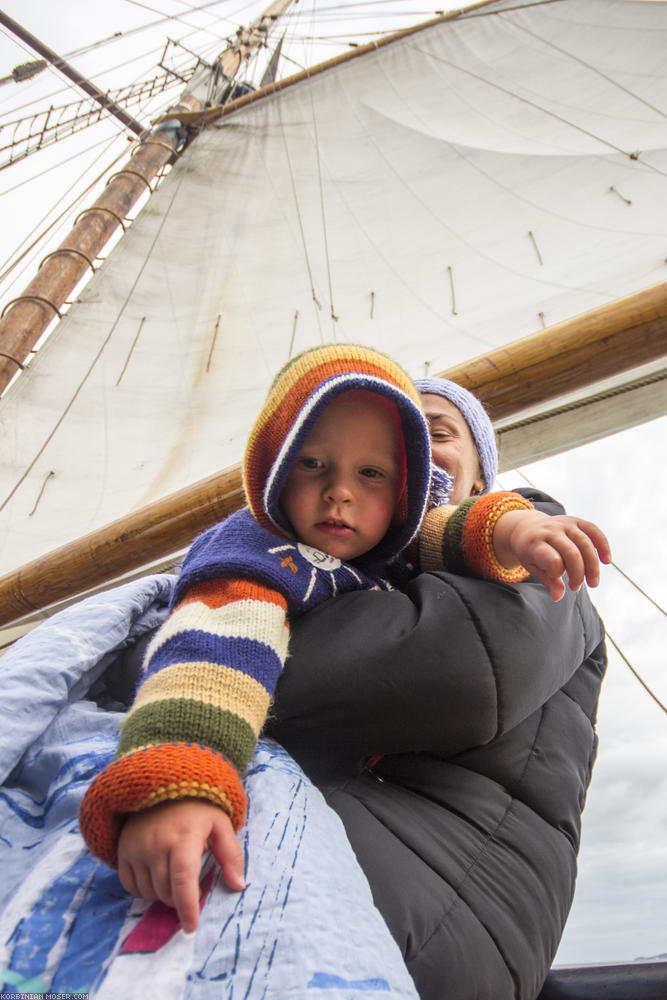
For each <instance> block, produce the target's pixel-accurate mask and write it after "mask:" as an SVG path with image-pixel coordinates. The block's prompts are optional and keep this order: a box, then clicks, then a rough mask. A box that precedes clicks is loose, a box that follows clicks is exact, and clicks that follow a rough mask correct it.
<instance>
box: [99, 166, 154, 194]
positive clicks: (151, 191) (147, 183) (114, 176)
mask: <svg viewBox="0 0 667 1000" xmlns="http://www.w3.org/2000/svg"><path fill="white" fill-rule="evenodd" d="M123 174H130V175H131V176H132V177H138V178H139V180H140V181H143V182H144V184H145V185H146V187H147V188H148V190H149V191H150V193H151V194H152V193H153V188H152V187H151V184H150V181H147V180H146V178H145V177H144V175H143V174H140V173H139V171H138V170H119V171H118V172H117V173H115V174H112V175H111V177H110V178H109V180H108V181H107V182H106V185H105V187H108V186H109V184H111V182H112V180H114V179H115V178H116V177H122V176H123Z"/></svg>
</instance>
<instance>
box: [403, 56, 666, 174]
mask: <svg viewBox="0 0 667 1000" xmlns="http://www.w3.org/2000/svg"><path fill="white" fill-rule="evenodd" d="M409 48H411V49H414V51H415V52H419V53H420V55H423V56H427V57H428V58H430V59H434V60H435V61H436V62H441V63H443V64H444V65H445V66H449V67H450V68H451V69H455V70H458V71H459V72H460V73H464V74H465V75H466V76H470V77H472V78H473V79H474V80H479V81H480V83H485V84H487V86H489V87H493V89H494V90H498V91H500V92H501V93H503V94H507V95H508V97H513V98H514V99H515V100H517V101H520V102H521V103H522V104H527V105H528V106H529V107H531V108H535V110H536V111H541V112H542V114H545V115H548V116H549V117H550V118H555V119H556V121H559V122H562V123H563V125H567V126H569V127H570V128H573V129H575V131H577V132H581V133H582V135H587V136H588V137H589V138H590V139H595V141H596V142H600V143H602V145H603V146H608V147H609V149H613V150H614V151H615V152H616V153H621V154H622V156H627V157H629V158H630V159H631V160H636V161H637V162H638V163H641V164H642V166H644V167H646V168H647V169H648V170H652V171H653V172H654V173H656V174H660V175H661V176H662V177H666V176H667V173H665V171H664V170H661V169H660V168H659V167H656V166H654V165H653V164H652V163H648V162H647V161H646V160H640V159H639V153H638V152H632V153H629V152H628V150H627V149H622V148H621V147H620V146H616V145H615V144H614V143H613V142H610V141H609V140H608V139H603V138H602V136H599V135H596V134H595V132H590V131H589V130H588V129H585V128H584V127H583V126H582V125H577V124H576V123H575V122H572V121H570V120H569V119H568V118H563V116H562V115H559V114H556V112H555V111H550V110H549V109H548V108H545V107H544V106H543V105H541V104H537V103H536V102H535V101H531V100H530V98H528V97H522V96H521V95H520V94H517V93H516V92H515V91H513V90H510V89H509V88H508V87H503V86H501V84H499V83H494V82H493V81H492V80H489V79H487V78H486V77H485V76H481V75H480V74H479V73H474V72H473V71H472V70H471V69H466V68H465V67H464V66H458V65H457V64H456V63H453V62H451V60H449V59H445V58H444V56H439V55H436V54H435V53H434V52H429V51H428V50H427V49H422V48H420V47H419V46H418V45H409Z"/></svg>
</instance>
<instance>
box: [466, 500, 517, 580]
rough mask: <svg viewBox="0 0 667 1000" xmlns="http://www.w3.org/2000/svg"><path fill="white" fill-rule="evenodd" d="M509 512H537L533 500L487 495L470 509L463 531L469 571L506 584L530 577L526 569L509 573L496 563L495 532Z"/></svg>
mask: <svg viewBox="0 0 667 1000" xmlns="http://www.w3.org/2000/svg"><path fill="white" fill-rule="evenodd" d="M508 510H533V505H532V503H531V502H530V500H526V498H525V497H522V496H520V495H519V494H518V493H505V492H503V493H487V494H486V495H485V496H482V497H480V498H479V499H478V500H475V502H474V503H473V505H472V506H471V507H470V509H469V511H468V514H467V516H466V520H465V527H464V529H463V551H464V555H465V561H466V564H467V566H468V570H469V572H470V573H472V574H473V575H475V576H481V577H483V578H484V579H487V580H500V581H501V582H502V583H519V582H520V581H521V580H525V579H526V577H527V576H528V575H529V574H528V572H527V571H526V570H525V569H524V568H523V566H515V567H514V568H513V569H505V567H504V566H502V565H501V563H499V562H498V560H497V559H496V554H495V551H494V548H493V531H494V528H495V526H496V523H497V521H498V518H500V517H502V515H503V514H505V513H507V511H508Z"/></svg>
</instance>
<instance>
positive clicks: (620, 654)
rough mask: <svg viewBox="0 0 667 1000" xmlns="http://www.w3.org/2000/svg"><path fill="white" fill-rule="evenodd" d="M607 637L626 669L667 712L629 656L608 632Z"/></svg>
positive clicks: (666, 710) (664, 710) (665, 710)
mask: <svg viewBox="0 0 667 1000" xmlns="http://www.w3.org/2000/svg"><path fill="white" fill-rule="evenodd" d="M605 631H606V630H605ZM606 636H607V639H609V642H610V643H611V644H612V646H613V647H614V649H615V650H616V652H617V653H618V655H619V656H620V657H621V659H622V660H623V662H624V663H625V665H626V667H628V668H629V669H630V670H631V671H632V673H633V674H634V675H635V677H636V678H637V680H638V681H639V683H640V684H641V686H642V687H643V688H644V690H645V691H646V692H647V694H649V695H650V696H651V698H653V701H654V702H655V703H656V705H659V706H660V708H661V709H662V710H663V712H667V708H666V707H665V706H664V705H663V703H662V702H661V701H660V699H659V698H658V696H657V695H656V694H654V693H653V691H651V689H650V687H649V686H648V684H647V683H646V681H644V680H642V678H641V677H640V676H639V674H638V673H637V671H636V670H635V668H634V667H633V666H632V664H631V663H630V661H629V660H628V658H627V656H626V655H625V654H624V653H622V652H621V650H620V649H619V647H618V645H617V644H616V642H615V641H614V640H613V639H612V637H611V636H610V634H609V632H606Z"/></svg>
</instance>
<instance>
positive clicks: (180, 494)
mask: <svg viewBox="0 0 667 1000" xmlns="http://www.w3.org/2000/svg"><path fill="white" fill-rule="evenodd" d="M665 355H667V282H664V283H663V284H660V285H656V286H655V287H653V288H649V289H647V290H645V291H642V292H638V293H636V294H634V295H629V296H627V297H625V298H623V299H620V300H618V301H617V302H613V303H611V304H609V305H605V306H603V307H601V308H599V309H595V310H591V311H590V312H588V313H584V314H583V315H582V316H578V317H575V318H574V319H571V320H568V321H566V322H564V323H559V324H558V325H556V326H554V327H552V328H551V329H547V330H544V331H543V332H541V333H538V334H535V335H533V336H532V337H526V338H523V339H522V340H518V341H516V342H515V343H514V344H510V345H508V346H507V347H503V348H500V349H499V350H496V351H493V352H492V353H490V354H488V355H485V356H481V357H478V358H475V359H473V360H472V361H469V362H466V363H465V364H464V365H460V366H457V367H456V368H452V369H450V370H448V371H446V372H443V373H441V374H442V376H443V377H445V378H450V379H452V380H453V381H457V382H459V383H460V384H461V385H464V386H465V387H466V388H467V389H470V390H471V391H472V392H474V393H475V394H476V395H478V396H479V398H480V399H481V400H482V402H484V403H485V404H487V405H488V407H489V409H490V411H491V413H492V415H493V417H494V419H496V420H498V419H500V418H505V417H508V416H511V415H512V414H515V413H518V412H520V411H521V410H523V409H525V408H526V407H528V406H531V405H532V404H534V403H535V402H536V401H538V400H539V401H541V402H545V401H547V400H550V399H554V398H557V397H559V396H562V395H563V393H564V392H565V391H572V390H575V389H577V388H584V387H587V386H589V385H591V384H593V383H594V382H597V381H599V380H600V379H601V378H603V377H605V376H606V375H611V374H616V373H620V372H623V371H627V370H629V369H631V368H634V367H636V366H637V365H639V364H642V363H644V362H647V361H652V360H656V359H659V358H662V357H664V356H665ZM244 502H245V500H244V493H243V487H242V482H241V470H240V466H238V465H236V466H232V467H230V468H228V469H224V470H223V471H221V472H219V473H215V474H214V475H212V476H209V477H207V478H206V479H202V480H200V481H199V482H197V483H194V484H193V485H191V486H187V487H185V488H184V489H182V490H179V491H177V492H176V493H173V494H171V495H170V496H167V497H165V498H163V499H162V500H159V501H157V502H156V503H153V504H150V505H148V506H146V507H143V508H142V509H141V510H138V511H135V512H133V513H131V514H129V515H127V516H126V517H123V518H120V519H118V520H117V521H114V522H113V523H112V524H109V525H107V526H105V527H103V528H100V529H98V530H97V531H94V532H92V533H91V534H89V535H86V536H85V537H84V538H81V539H78V540H77V541H75V542H72V543H70V544H68V545H63V546H62V547H60V548H58V549H56V550H55V551H53V552H50V553H48V554H47V555H45V556H42V557H40V558H38V559H35V560H33V561H32V562H30V563H28V564H27V565H26V566H23V567H22V568H21V569H18V570H15V571H14V572H11V573H8V574H6V575H5V576H3V577H1V578H0V626H1V625H6V624H8V623H9V622H12V621H14V620H15V619H17V618H19V617H21V616H24V615H26V614H29V613H31V612H34V611H37V610H40V609H42V608H44V607H47V606H48V605H49V604H52V603H55V602H57V601H62V600H65V599H67V598H69V597H73V596H74V595H76V594H80V593H82V592H83V591H85V590H88V589H91V588H93V587H98V586H100V585H102V584H105V583H108V582H109V581H111V580H113V579H114V578H117V577H119V576H121V575H122V574H124V573H128V572H130V571H132V570H136V569H138V568H140V567H142V566H146V565H147V564H149V563H150V562H152V561H155V560H157V559H160V558H163V557H167V556H169V555H171V554H173V553H175V552H177V551H178V550H180V549H182V548H184V547H186V546H187V545H189V544H190V542H191V541H192V540H193V539H194V537H195V536H196V535H197V534H199V533H200V532H201V531H204V530H205V529H206V528H208V527H210V526H211V525H213V524H215V523H216V522H217V521H219V520H220V519H221V518H223V517H227V516H228V515H229V514H231V513H233V512H234V511H235V510H238V509H239V507H241V506H242V505H243V503H244Z"/></svg>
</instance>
